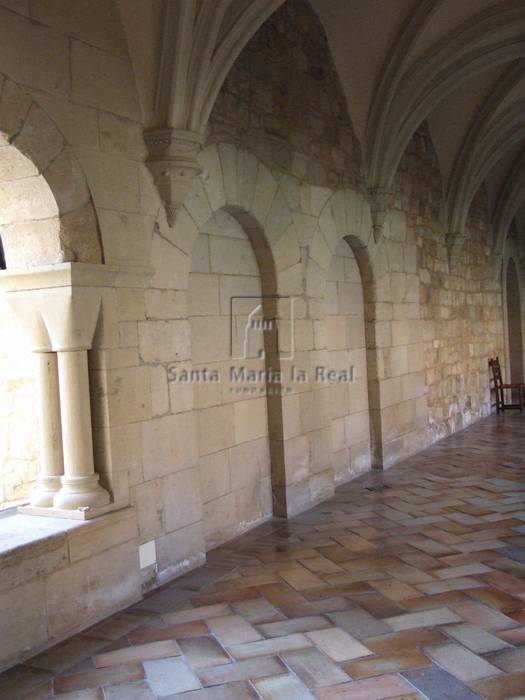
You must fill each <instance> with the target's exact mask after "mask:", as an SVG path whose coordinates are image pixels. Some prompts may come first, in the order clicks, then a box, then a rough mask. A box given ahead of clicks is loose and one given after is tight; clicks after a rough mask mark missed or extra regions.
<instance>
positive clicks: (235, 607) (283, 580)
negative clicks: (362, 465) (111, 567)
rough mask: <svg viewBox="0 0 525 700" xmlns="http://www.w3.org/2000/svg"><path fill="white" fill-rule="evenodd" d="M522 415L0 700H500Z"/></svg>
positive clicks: (524, 434) (165, 597)
mask: <svg viewBox="0 0 525 700" xmlns="http://www.w3.org/2000/svg"><path fill="white" fill-rule="evenodd" d="M524 447H525V421H524V419H523V418H522V417H521V416H517V415H513V416H510V417H509V416H504V417H496V416H493V417H490V418H486V419H483V420H482V421H480V422H478V423H477V424H476V425H474V426H472V427H470V428H468V429H466V430H465V431H462V432H461V433H458V434H456V435H454V436H452V437H449V438H446V439H445V440H443V441H442V442H440V443H439V444H437V445H434V446H433V447H431V448H429V449H428V450H426V451H425V452H422V453H420V454H418V455H417V456H415V457H412V458H409V459H408V460H406V461H404V462H402V463H400V464H399V465H397V466H395V467H392V469H391V470H390V471H388V472H387V473H386V474H381V473H375V472H374V473H372V474H367V475H364V476H361V477H359V478H358V479H356V480H354V481H352V482H351V483H349V484H347V485H345V486H342V487H340V488H339V489H338V490H337V492H336V494H335V496H334V497H333V498H331V499H330V500H329V501H326V502H324V503H322V504H320V505H318V506H316V507H315V508H313V509H312V510H309V511H306V512H305V513H303V514H302V515H299V516H296V517H294V518H292V519H290V520H288V521H284V520H279V519H276V520H273V521H270V522H268V523H266V524H263V525H260V526H259V527H257V528H256V529H254V530H252V531H251V532H250V533H249V534H246V535H243V536H241V537H240V538H238V539H236V540H235V541H233V542H231V543H229V544H226V545H223V546H222V547H219V548H217V549H214V550H213V551H211V552H209V554H208V562H207V564H206V565H205V566H203V567H200V568H197V569H195V570H194V571H193V572H191V573H189V574H186V575H185V576H182V577H180V578H179V579H177V580H176V581H174V582H173V583H171V584H168V585H167V586H164V587H163V588H161V589H159V590H157V591H155V592H152V593H151V594H150V595H148V596H147V597H146V598H145V600H144V601H143V602H141V603H139V604H138V605H135V606H133V607H131V608H128V609H127V610H124V611H122V612H121V613H118V614H117V615H114V616H113V617H111V618H109V619H107V620H105V621H103V622H101V623H100V624H98V625H95V626H94V627H91V628H89V629H87V630H85V631H84V632H83V633H82V634H80V635H78V636H75V637H73V638H71V639H69V640H68V641H66V642H64V643H63V644H62V645H59V646H57V647H55V648H52V649H50V650H49V651H46V652H44V653H43V654H41V655H39V656H36V657H35V658H33V659H30V660H28V661H27V662H26V663H25V664H23V665H20V666H17V667H15V668H13V669H11V671H8V672H7V673H5V674H4V675H3V676H0V697H1V698H2V700H22V699H25V698H39V699H40V700H44V699H47V698H53V697H57V698H62V699H63V700H66V699H67V700H73V699H75V700H77V699H78V700H156V699H157V698H170V699H171V698H173V699H175V698H180V699H181V700H208V699H212V700H217V699H221V700H222V699H224V700H249V699H254V700H255V698H262V699H263V700H274V699H276V700H280V699H281V698H287V699H288V698H294V699H297V700H303V699H304V700H308V699H311V700H313V699H314V698H318V699H319V700H361V699H363V700H383V699H385V700H386V699H387V698H405V699H410V700H416V699H420V700H424V699H425V698H430V699H431V700H442V699H443V700H445V699H446V698H449V699H450V698H454V699H457V700H463V699H464V700H476V699H478V700H479V699H481V698H486V699H487V700H504V699H505V698H517V697H523V691H524V689H525V467H524V465H523V450H524Z"/></svg>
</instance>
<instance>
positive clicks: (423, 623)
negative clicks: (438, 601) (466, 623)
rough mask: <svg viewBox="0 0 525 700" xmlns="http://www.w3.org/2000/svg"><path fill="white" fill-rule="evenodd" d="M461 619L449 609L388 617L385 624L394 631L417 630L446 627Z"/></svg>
mask: <svg viewBox="0 0 525 700" xmlns="http://www.w3.org/2000/svg"><path fill="white" fill-rule="evenodd" d="M460 621H461V619H460V618H459V617H458V615H456V614H455V613H453V612H452V610H449V609H448V608H435V609H433V610H424V611H422V612H416V613H407V614H406V615H397V616H396V617H388V618H386V620H385V623H386V624H387V625H388V626H389V627H390V628H391V629H392V630H393V631H394V632H398V631H401V630H408V629H415V628H417V627H435V626H436V625H446V624H449V623H451V622H460Z"/></svg>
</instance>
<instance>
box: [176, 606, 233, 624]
mask: <svg viewBox="0 0 525 700" xmlns="http://www.w3.org/2000/svg"><path fill="white" fill-rule="evenodd" d="M230 613H231V610H230V608H229V606H228V605H224V604H223V603H218V604H216V605H204V606H201V607H197V608H189V609H188V610H180V611H179V612H173V613H167V614H165V615H163V616H162V619H163V620H164V622H166V624H168V625H177V624H181V623H183V622H193V621H194V620H205V619H206V618H212V617H222V616H224V615H229V614H230Z"/></svg>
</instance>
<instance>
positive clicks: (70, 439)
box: [54, 350, 110, 509]
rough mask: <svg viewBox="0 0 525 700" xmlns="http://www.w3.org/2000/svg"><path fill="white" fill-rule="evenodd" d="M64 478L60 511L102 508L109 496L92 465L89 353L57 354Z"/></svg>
mask: <svg viewBox="0 0 525 700" xmlns="http://www.w3.org/2000/svg"><path fill="white" fill-rule="evenodd" d="M58 371H59V384H60V411H61V415H62V443H63V448H64V476H63V477H62V488H61V490H60V492H59V493H58V494H57V495H56V496H55V499H54V505H55V506H56V507H57V508H66V509H75V508H82V507H92V508H96V507H102V506H105V505H107V504H108V503H109V501H110V497H109V494H108V492H107V491H106V490H105V489H103V488H102V487H101V486H100V484H99V483H98V474H96V473H95V467H94V461H93V434H92V428H91V406H90V400H89V375H88V363H87V351H86V350H72V351H69V352H62V351H60V352H58Z"/></svg>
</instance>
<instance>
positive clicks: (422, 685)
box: [403, 666, 483, 700]
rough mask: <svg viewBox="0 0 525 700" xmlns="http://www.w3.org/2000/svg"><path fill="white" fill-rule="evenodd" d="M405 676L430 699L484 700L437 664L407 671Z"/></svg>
mask: <svg viewBox="0 0 525 700" xmlns="http://www.w3.org/2000/svg"><path fill="white" fill-rule="evenodd" d="M403 676H404V677H405V678H406V679H407V680H408V681H409V682H410V683H411V684H412V685H413V686H414V687H415V688H417V689H418V690H420V691H421V692H422V693H423V695H424V696H425V697H426V698H428V699H429V700H483V697H482V696H481V695H478V694H477V693H476V692H474V691H473V690H471V689H470V688H469V687H468V686H467V685H465V684H464V683H462V682H461V681H459V680H458V679H457V678H455V677H454V676H452V675H451V674H450V673H447V672H446V671H443V669H441V668H438V667H437V666H429V667H427V668H422V669H418V670H416V671H407V672H405V673H403Z"/></svg>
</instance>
